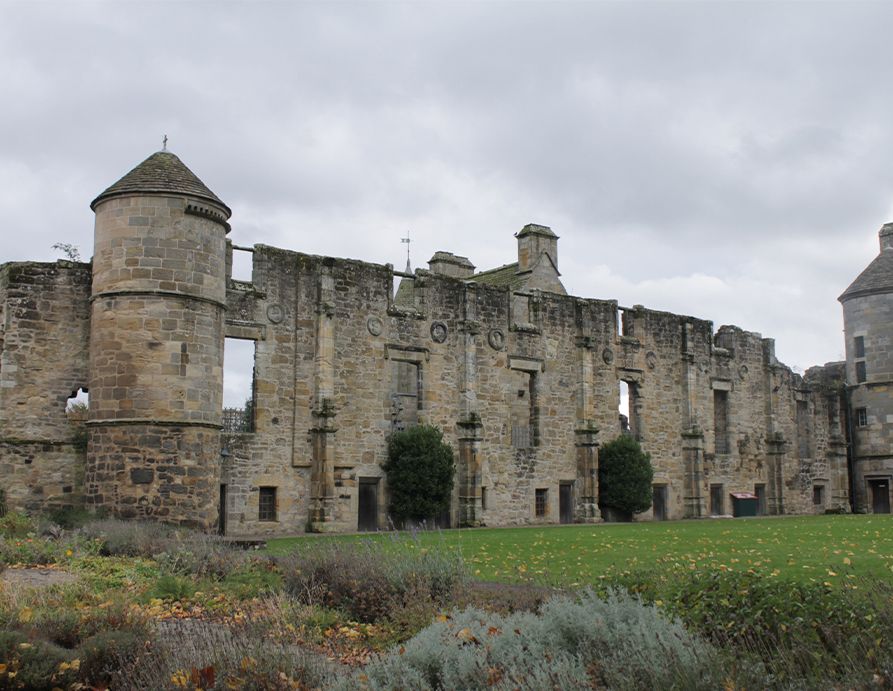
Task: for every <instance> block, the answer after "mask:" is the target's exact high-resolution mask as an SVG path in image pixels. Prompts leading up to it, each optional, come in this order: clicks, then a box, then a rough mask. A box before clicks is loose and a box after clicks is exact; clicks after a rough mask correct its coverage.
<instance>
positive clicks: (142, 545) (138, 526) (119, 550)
mask: <svg viewBox="0 0 893 691" xmlns="http://www.w3.org/2000/svg"><path fill="white" fill-rule="evenodd" d="M82 531H83V534H84V535H86V536H87V537H88V538H91V539H95V540H98V541H99V542H100V544H101V547H100V553H101V554H102V555H103V556H107V557H109V556H112V557H154V556H155V555H156V554H159V553H161V552H164V551H165V550H167V549H169V548H170V546H171V538H172V537H173V533H174V531H173V529H171V528H170V527H168V526H166V525H164V524H160V523H145V522H140V521H121V520H118V519H114V518H105V519H101V520H98V521H92V522H90V523H87V524H86V525H85V526H84V527H83V528H82Z"/></svg>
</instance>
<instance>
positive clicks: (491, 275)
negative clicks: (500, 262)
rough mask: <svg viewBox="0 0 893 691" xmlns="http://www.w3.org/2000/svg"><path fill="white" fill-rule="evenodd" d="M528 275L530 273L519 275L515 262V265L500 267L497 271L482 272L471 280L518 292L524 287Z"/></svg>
mask: <svg viewBox="0 0 893 691" xmlns="http://www.w3.org/2000/svg"><path fill="white" fill-rule="evenodd" d="M528 273H529V272H527V273H523V274H519V273H518V262H515V263H513V264H506V265H505V266H500V267H499V268H497V269H490V270H489V271H481V272H480V273H478V274H474V276H472V277H471V279H470V280H472V281H477V282H478V283H483V284H485V285H488V286H498V287H501V288H505V287H507V288H510V289H511V290H518V289H520V288H521V287H522V286H523V285H524V282H525V280H526V279H527V274H528Z"/></svg>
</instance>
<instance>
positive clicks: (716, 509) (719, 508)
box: [710, 485, 725, 516]
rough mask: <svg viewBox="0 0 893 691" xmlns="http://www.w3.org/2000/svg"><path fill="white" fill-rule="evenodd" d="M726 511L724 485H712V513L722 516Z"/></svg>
mask: <svg viewBox="0 0 893 691" xmlns="http://www.w3.org/2000/svg"><path fill="white" fill-rule="evenodd" d="M724 513H725V507H724V506H723V486H722V485H710V515H711V516H722V515H723V514H724Z"/></svg>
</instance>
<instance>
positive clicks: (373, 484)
mask: <svg viewBox="0 0 893 691" xmlns="http://www.w3.org/2000/svg"><path fill="white" fill-rule="evenodd" d="M358 499H359V501H358V506H357V530H359V531H361V532H367V531H375V530H378V478H360V484H359V496H358Z"/></svg>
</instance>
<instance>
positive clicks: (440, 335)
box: [431, 322, 448, 343]
mask: <svg viewBox="0 0 893 691" xmlns="http://www.w3.org/2000/svg"><path fill="white" fill-rule="evenodd" d="M447 333H448V331H447V325H446V324H444V323H443V322H434V323H433V324H431V340H432V341H434V342H435V343H443V342H444V341H445V340H446V339H447Z"/></svg>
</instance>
